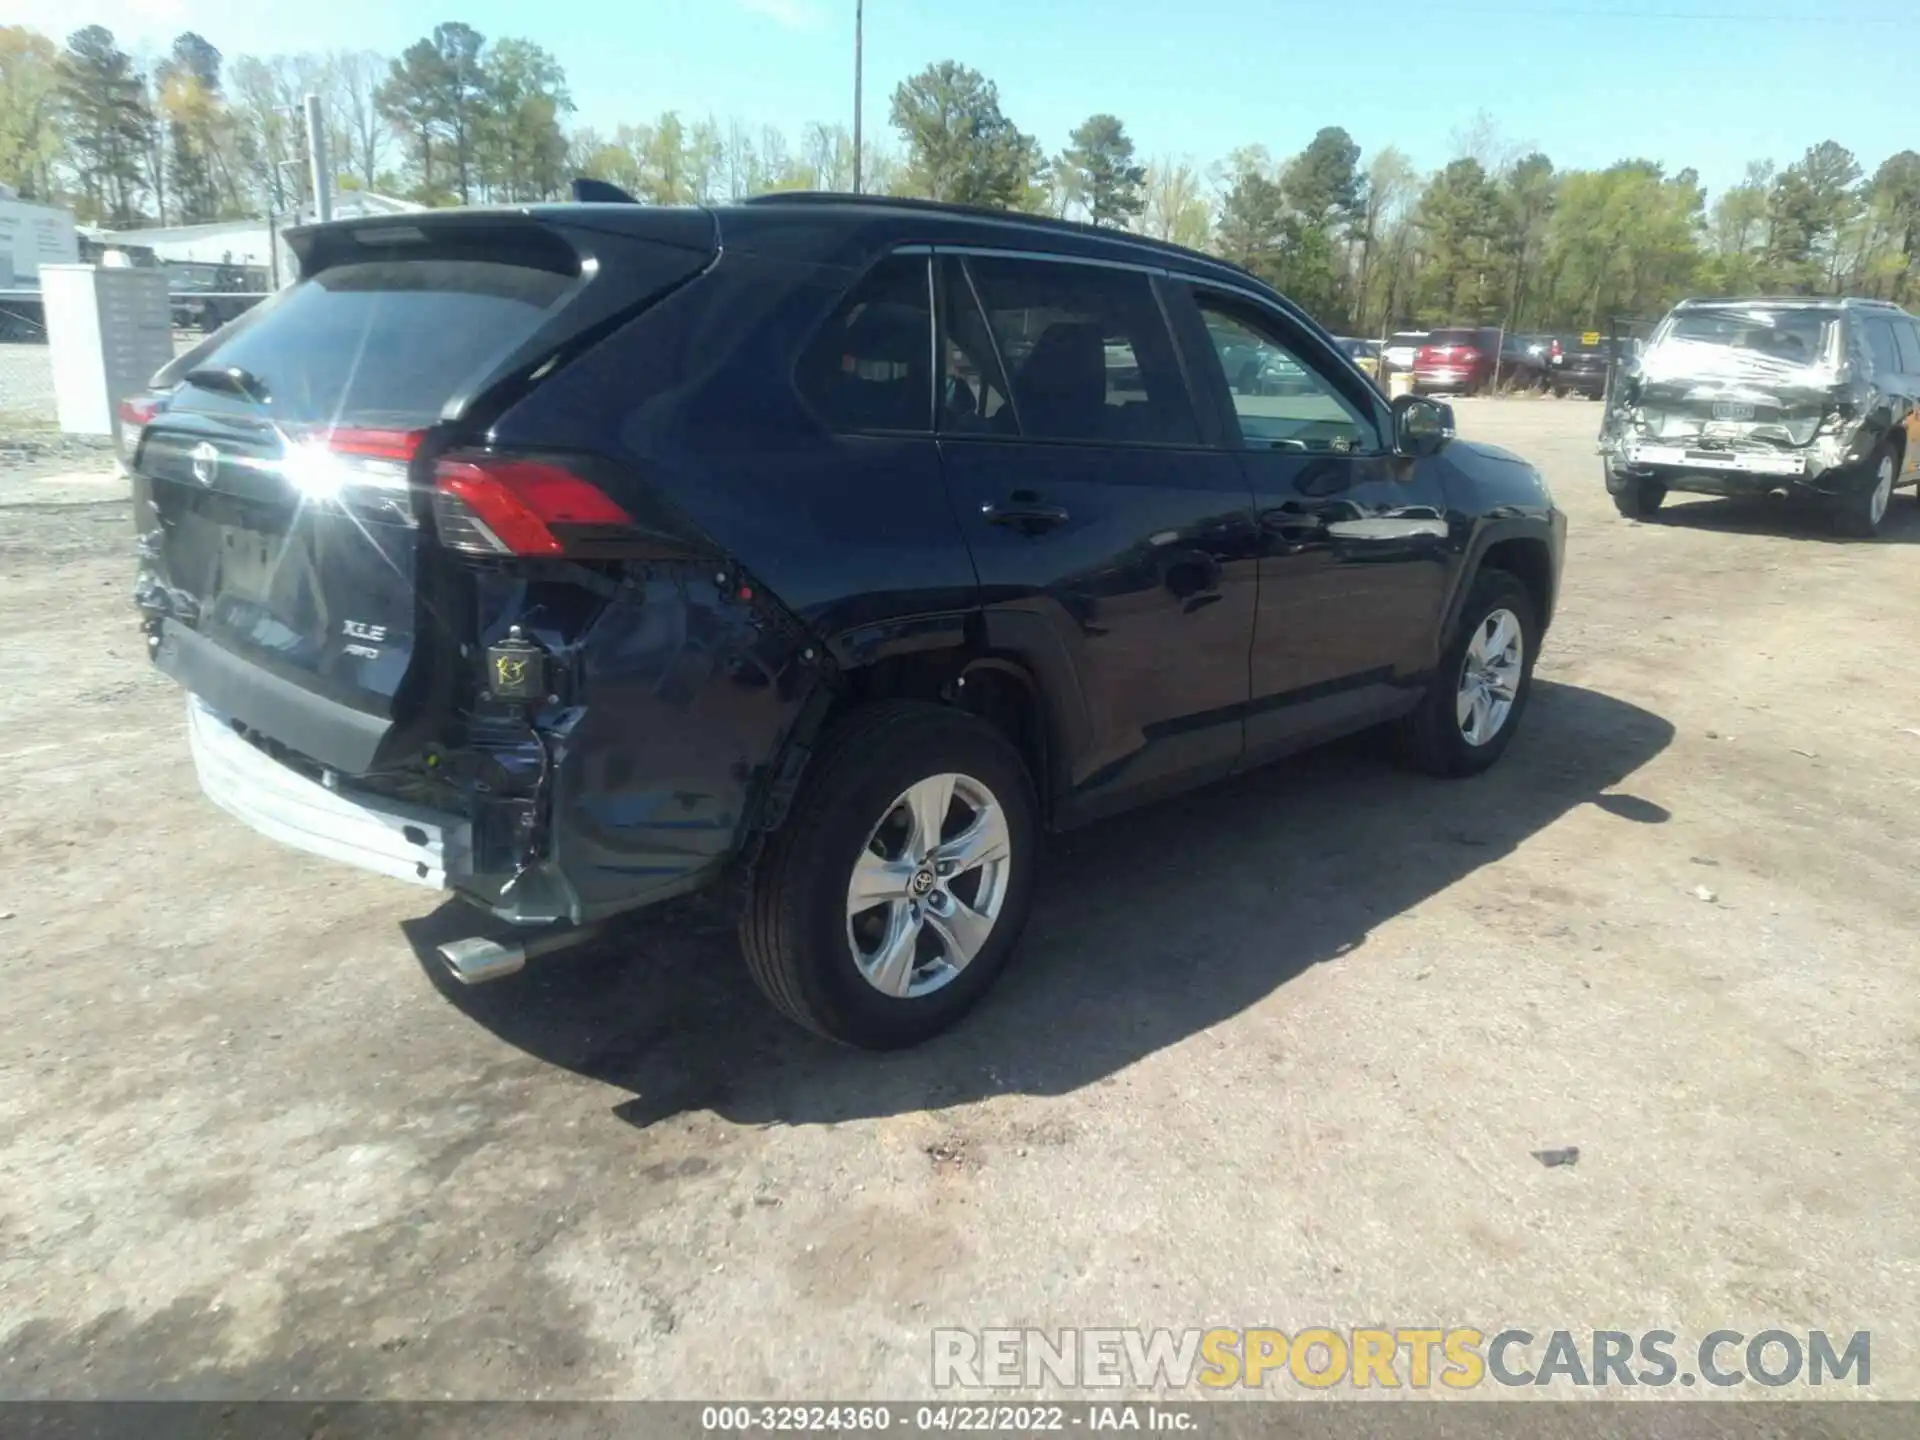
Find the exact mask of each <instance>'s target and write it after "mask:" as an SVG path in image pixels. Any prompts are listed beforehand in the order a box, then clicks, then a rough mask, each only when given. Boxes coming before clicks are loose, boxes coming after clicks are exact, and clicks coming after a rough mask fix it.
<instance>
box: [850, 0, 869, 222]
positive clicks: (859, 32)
mask: <svg viewBox="0 0 1920 1440" xmlns="http://www.w3.org/2000/svg"><path fill="white" fill-rule="evenodd" d="M866 8H867V0H853V193H854V194H856V195H858V194H859V193H860V78H861V77H860V70H861V64H862V56H861V53H860V52H861V46H862V42H863V41H864V40H865V38H866V36H865V33H864V32H865V30H866V19H867V17H866Z"/></svg>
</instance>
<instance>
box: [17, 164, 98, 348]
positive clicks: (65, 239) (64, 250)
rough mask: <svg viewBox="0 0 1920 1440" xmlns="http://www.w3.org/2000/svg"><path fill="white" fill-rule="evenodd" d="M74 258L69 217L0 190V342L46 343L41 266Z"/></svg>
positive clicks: (75, 242)
mask: <svg viewBox="0 0 1920 1440" xmlns="http://www.w3.org/2000/svg"><path fill="white" fill-rule="evenodd" d="M79 258H80V237H79V233H78V232H77V231H76V230H75V229H74V227H73V216H72V215H71V214H69V213H68V212H67V211H65V210H60V209H56V208H55V207H54V206H51V205H40V204H36V203H35V202H33V201H31V200H21V199H18V198H16V197H15V195H14V193H13V192H12V191H11V190H9V189H7V188H6V187H5V186H0V341H7V340H44V339H45V338H46V334H47V322H46V312H45V309H44V307H43V305H42V301H41V297H40V267H41V266H42V265H63V264H72V263H74V262H75V261H77V260H79Z"/></svg>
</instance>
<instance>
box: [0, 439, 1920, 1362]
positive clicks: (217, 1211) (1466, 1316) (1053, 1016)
mask: <svg viewBox="0 0 1920 1440" xmlns="http://www.w3.org/2000/svg"><path fill="white" fill-rule="evenodd" d="M1460 408H1461V419H1462V426H1463V429H1464V431H1465V432H1466V433H1467V434H1469V435H1470V436H1473V437H1475V438H1483V439H1491V440H1495V441H1498V442H1500V443H1504V444H1507V445H1510V446H1512V447H1513V448H1515V449H1518V450H1519V451H1521V452H1522V453H1524V454H1526V455H1527V456H1529V457H1530V458H1532V459H1534V460H1535V461H1536V462H1537V463H1539V464H1540V465H1541V466H1542V467H1543V468H1544V470H1545V471H1546V473H1547V474H1548V476H1549V478H1550V480H1551V481H1552V483H1553V485H1554V488H1555V490H1556V492H1557V493H1558V494H1559V496H1560V498H1561V501H1562V503H1563V504H1564V505H1565V506H1566V508H1567V509H1568V510H1569V512H1570V513H1571V516H1572V536H1571V541H1570V556H1569V561H1568V570H1567V578H1566V587H1565V593H1564V601H1563V609H1562V616H1561V618H1560V620H1559V622H1558V625H1557V627H1556V629H1555V631H1554V633H1553V634H1552V635H1551V636H1550V637H1549V641H1548V649H1547V653H1546V656H1545V659H1544V660H1543V662H1542V665H1541V668H1540V678H1539V686H1538V689H1537V691H1536V694H1535V699H1534V708H1533V709H1532V711H1531V712H1530V713H1529V714H1528V716H1527V718H1526V727H1525V730H1524V731H1523V733H1522V734H1521V735H1520V736H1519V738H1518V740H1517V742H1516V743H1515V745H1514V747H1513V749H1512V750H1511V751H1510V753H1509V755H1508V757H1507V759H1506V760H1505V761H1504V762H1503V764H1502V765H1501V766H1500V767H1499V768H1498V769H1496V770H1495V771H1494V772H1493V773H1491V774H1489V775H1487V776H1485V777H1482V778H1481V779H1478V780H1475V781H1471V782H1465V783H1455V784H1444V783H1440V782H1434V781H1427V780H1423V779H1418V778H1413V777H1410V776H1408V775H1405V774H1402V773H1400V772H1398V771H1395V770H1393V769H1391V768H1388V767H1387V766H1385V765H1383V764H1381V763H1380V762H1379V761H1378V760H1377V759H1376V758H1375V757H1374V756H1373V754H1372V753H1371V752H1370V751H1369V750H1368V748H1367V747H1365V746H1364V745H1358V744H1355V745H1347V746H1343V747H1339V748H1336V749H1335V750H1333V751H1330V752H1324V753H1321V754H1317V755H1313V756H1307V757H1302V758H1299V759H1296V760H1293V761H1291V762H1288V763H1285V764H1282V765H1280V766H1278V767H1276V768H1274V769H1272V770H1270V771H1268V772H1265V773H1262V774H1260V775H1258V776H1256V777H1254V778H1251V779H1248V780H1245V781H1241V782H1236V783H1234V784H1232V785H1227V786H1221V787H1217V788H1214V789H1211V790H1207V791H1205V792H1202V793H1199V794H1195V795H1191V796H1188V797H1186V798H1184V799H1180V800H1177V801H1174V802H1170V803H1167V804H1163V805H1160V806H1157V807H1154V808H1152V809H1150V810H1147V811H1144V812H1139V813H1136V814H1133V815H1131V816H1127V817H1124V818H1121V819H1119V820H1116V821H1113V822H1111V823H1108V824H1106V825H1103V826H1100V827H1097V828H1094V829H1091V830H1087V831H1084V832H1080V833H1077V834H1074V835H1072V836H1069V837H1066V838H1063V839H1061V840H1059V841H1058V842H1056V843H1054V844H1053V846H1052V847H1051V850H1050V852H1049V855H1048V857H1047V863H1046V875H1045V879H1044V882H1043V887H1042V892H1041V895H1040V898H1039V900H1038V903H1037V907H1036V911H1035V915H1034V919H1033V926H1032V930H1031V932H1030V935H1029V938H1028V940H1027V942H1026V944H1025V945H1024V947H1023V950H1022V953H1021V956H1020V957H1019V960H1018V963H1017V964H1016V965H1015V967H1014V968H1013V969H1012V970H1011V971H1010V973H1009V974H1008V976H1007V977H1006V980H1005V981H1004V983H1003V984H1002V985H1001V986H1000V987H999V989H998V990H997V991H996V992H995V993H994V995H993V996H992V997H990V999H989V1001H988V1002H987V1004H986V1005H985V1006H984V1008H983V1009H982V1010H981V1012H979V1013H978V1015H977V1016H976V1017H975V1018H974V1019H972V1020H971V1022H970V1023H968V1024H966V1025H965V1026H964V1027H962V1028H961V1029H960V1030H958V1031H957V1032H955V1033H953V1034H952V1035H950V1036H948V1037H945V1038H943V1039H942V1040H940V1041H938V1042H936V1043H934V1044H932V1045H929V1046H927V1047H925V1048H924V1049H922V1050H919V1051H916V1052H914V1053H911V1054H906V1055H898V1056H890V1057H884V1058H875V1057H871V1056H865V1055H858V1054H851V1053H846V1052H842V1051H839V1050H836V1049H832V1048H829V1047H827V1046H825V1045H822V1044H818V1043H815V1042H814V1041H812V1040H811V1039H809V1038H807V1037H806V1036H804V1035H802V1034H800V1033H798V1032H796V1031H794V1030H791V1029H789V1028H787V1027H786V1026H784V1025H783V1024H781V1023H780V1022H779V1021H777V1020H775V1019H773V1018H772V1017H771V1016H770V1014H769V1013H768V1012H767V1011H766V1009H765V1008H764V1007H763V1006H762V1004H761V1003H760V1001H759V1000H758V998H757V997H756V996H755V994H754V993H753V992H752V990H751V988H750V986H749V984H748V982H747V980H746V978H745V976H744V973H743V967H742V966H741V965H740V963H739V961H738V958H737V956H736V954H735V951H734V949H733V945H732V941H731V936H730V934H728V933H727V932H726V930H725V928H724V927H723V926H722V925H721V924H720V921H719V919H718V917H717V915H716V914H715V913H713V912H711V911H709V910H707V909H705V908H703V907H702V906H700V905H697V904H689V905H684V906H681V907H678V908H676V909H674V910H672V911H671V912H670V913H666V914H662V915H660V916H658V917H657V918H655V919H654V920H652V921H650V922H649V923H648V924H647V925H646V927H645V928H644V929H643V930H642V931H641V933H640V935H639V937H638V939H637V940H635V941H634V942H633V943H632V944H631V945H630V946H629V947H627V948H626V949H625V950H624V951H623V952H621V953H614V952H612V951H610V950H601V951H597V952H593V953H588V954H584V955H577V956H573V957H556V958H553V959H550V960H548V961H544V962H538V963H536V964H535V965H533V966H532V967H530V968H529V969H528V971H526V972H525V973H523V974H522V975H519V976H516V977H514V978H512V979H509V980H507V981H503V982H501V983H499V984H496V985H493V986H488V987H484V988H481V989H477V990H472V991H462V990H459V989H457V988H456V987H454V986H452V985H451V984H449V983H448V982H446V981H444V980H443V979H442V978H441V977H440V975H439V973H438V972H437V970H436V968H435V966H434V965H433V964H432V963H431V961H430V959H428V958H426V957H428V956H429V954H430V947H431V945H432V944H433V943H435V942H436V941H438V940H440V939H444V938H449V937H451V936H452V935H454V934H455V933H457V927H458V925H459V920H460V917H459V915H458V914H457V913H454V912H451V911H449V910H445V909H442V910H435V909H434V908H433V906H432V903H431V901H430V900H424V899H423V898H422V892H419V891H416V890H413V889H411V888H409V887H406V886H401V885H397V884H394V883H392V882H388V881H385V880H382V879H379V878H377V877H370V876H363V875H361V874H359V873H357V872H355V871H352V870H348V869H342V868H338V867H335V866H332V865H329V864H327V863H324V862H322V861H320V860H317V859H313V858H310V857H307V856H304V855H300V854H296V853H292V852H289V851H286V850H283V849H280V848H278V847H276V846H274V845H272V844H269V843H267V842H265V841H263V840H260V839H258V838H256V837H255V836H253V835H252V834H251V833H250V832H248V831H246V830H244V829H242V828H241V827H240V826H238V825H237V824H236V823H234V822H232V821H230V820H228V819H227V818H225V817H224V816H222V815H221V814H219V813H218V812H216V811H214V810H212V809H211V808H210V807H209V806H208V805H206V804H205V803H203V802H202V801H201V800H200V798H199V797H198V795H197V793H196V791H195V788H194V783H193V778H192V775H191V771H190V767H189V763H188V758H187V754H186V745H185V740H184V736H183V734H182V716H181V700H180V697H179V695H178V694H177V693H176V691H175V690H174V689H173V687H172V686H171V685H170V684H169V683H167V682H166V681H164V680H162V679H160V678H158V677H157V676H155V675H154V674H152V673H150V672H149V671H148V669H147V668H146V665H145V662H144V660H143V658H142V646H141V644H140V641H139V637H138V634H137V632H136V630H135V626H134V621H133V616H132V613H131V609H130V605H129V602H128V578H129V571H130V565H129V561H128V556H127V551H128V544H129V535H128V522H127V516H126V507H125V504H124V498H123V495H122V492H121V489H120V486H119V484H118V482H116V481H114V480H112V479H111V478H102V477H98V476H93V477H89V476H71V475H70V476H65V477H53V478H49V477H48V476H46V475H45V474H40V475H39V476H38V478H36V475H35V473H34V472H32V471H30V470H27V469H21V468H15V469H12V470H0V507H4V508H0V635H4V636H5V640H4V642H3V646H4V652H5V654H6V655H7V657H8V660H9V662H10V663H9V664H8V666H7V668H6V672H5V673H6V675H7V678H8V683H7V684H6V685H5V686H4V687H0V793H4V794H5V795H6V796H7V800H6V802H5V804H4V806H0V915H4V916H5V917H6V918H4V919H0V937H4V938H5V939H7V940H8V941H9V942H10V944H9V945H8V948H7V949H6V951H5V952H4V954H3V955H0V987H4V990H3V993H4V1005H5V1013H6V1015H7V1016H8V1017H9V1021H10V1023H8V1024H7V1025H6V1026H5V1027H4V1028H3V1029H0V1293H4V1296H5V1303H4V1306H0V1394H4V1395H6V1396H10V1397H25V1396H78V1395H107V1396H127V1395H136V1394H137V1395H171V1396H182V1395H195V1396H214V1397H244V1396H257V1395H265V1394H269V1393H274V1394H288V1393H297V1394H298V1395H300V1396H302V1397H310V1396H319V1395H329V1396H361V1395H378V1396H394V1397H427V1396H460V1397H478V1396H552V1397H587V1396H593V1397H606V1396H631V1397H642V1396H662V1397H665V1396H678V1397H700V1396H706V1397H712V1396H715V1395H730V1396H739V1395H753V1396H803V1397H804V1396H816V1397H817V1396H827V1395H833V1396H838V1397H843V1398H852V1397H860V1396H893V1397H904V1396H918V1395H923V1394H926V1393H928V1391H929V1385H930V1373H929V1350H930V1342H929V1332H930V1331H931V1330H932V1329H933V1328H935V1327H937V1326H945V1325H971V1326H994V1325H1037V1326H1043V1327H1050V1328H1051V1327H1062V1326H1080V1327H1086V1326H1120V1325H1170V1326H1194V1325H1209V1324H1227V1325H1272V1326H1277V1327H1279V1328H1281V1329H1283V1330H1285V1331H1287V1332H1289V1333H1293V1332H1296V1331H1297V1330H1299V1329H1301V1328H1303V1327H1306V1326H1311V1325H1320V1324H1327V1325H1334V1326H1348V1325H1366V1324H1385V1325H1416V1324H1432V1325H1473V1326H1477V1327H1480V1328H1482V1329H1485V1330H1488V1331H1492V1330H1494V1329H1497V1328H1500V1327H1502V1326H1505V1325H1509V1324H1511V1325H1520V1326H1525V1327H1527V1328H1529V1329H1533V1330H1535V1331H1539V1332H1545V1331H1549V1330H1552V1329H1555V1328H1571V1329H1582V1328H1586V1327H1604V1328H1618V1329H1627V1330H1636V1329H1646V1328H1667V1329H1671V1330H1674V1331H1677V1332H1679V1333H1680V1334H1681V1335H1682V1336H1692V1337H1698V1336H1701V1335H1704V1334H1705V1333H1706V1332H1708V1331H1711V1330H1715V1329H1720V1328H1727V1329H1737V1330H1742V1331H1746V1332H1748V1333H1753V1332H1755V1331H1758V1330H1762V1329H1766V1328H1769V1327H1771V1326H1779V1327H1782V1328H1786V1329H1789V1330H1793V1329H1799V1330H1802V1331H1804V1330H1806V1329H1809V1328H1824V1329H1827V1330H1829V1331H1837V1332H1850V1331H1852V1330H1856V1329H1867V1330H1871V1331H1872V1332H1873V1333H1874V1353H1873V1362H1874V1363H1873V1382H1874V1384H1873V1391H1874V1393H1877V1394H1880V1395H1889V1396H1901V1397H1905V1398H1920V1360H1916V1356H1915V1351H1914V1348H1913V1344H1912V1339H1913V1337H1914V1336H1915V1335H1917V1334H1920V1328H1917V1325H1916V1322H1917V1321H1920V1298H1917V1297H1920V1265H1916V1258H1917V1257H1920V1145H1916V1138H1917V1137H1920V1104H1917V1103H1916V1102H1920V1086H1917V1085H1916V1080H1915V1076H1916V1074H1917V1073H1920V998H1917V995H1916V987H1915V986H1914V983H1913V978H1912V977H1913V973H1914V964H1915V960H1916V949H1917V948H1920V947H1916V943H1915V934H1916V927H1917V924H1920V897H1917V896H1916V890H1915V887H1914V885H1913V883H1912V881H1913V855H1914V850H1915V845H1914V841H1915V833H1916V826H1915V820H1914V816H1915V801H1916V793H1915V792H1916V790H1920V692H1916V690H1915V687H1914V684H1913V680H1912V672H1911V671H1910V670H1909V669H1908V668H1907V664H1906V662H1907V660H1908V658H1909V657H1908V651H1909V650H1910V648H1911V645H1912V643H1913V639H1912V637H1913V636H1914V635H1915V634H1917V633H1920V585H1916V584H1915V579H1916V569H1915V554H1916V551H1915V545H1916V543H1917V542H1920V507H1917V506H1916V505H1915V502H1914V500H1913V497H1912V496H1911V495H1903V496H1900V497H1898V498H1897V499H1896V502H1895V503H1896V507H1897V519H1896V520H1895V521H1894V522H1893V523H1892V525H1891V527H1890V532H1889V534H1888V535H1887V536H1886V537H1885V538H1884V539H1883V540H1882V541H1880V542H1879V543H1872V544H1861V543H1842V542H1838V541H1834V540H1831V539H1829V538H1827V536H1826V534H1825V533H1824V531H1822V530H1821V529H1820V528H1819V527H1818V525H1817V523H1809V522H1806V521H1804V520H1803V519H1801V518H1800V517H1796V516H1793V515H1791V514H1788V513H1786V512H1785V511H1784V510H1783V509H1782V508H1781V507H1778V506H1773V505H1763V504H1738V503H1733V502H1722V501H1681V502H1676V503H1675V504H1674V505H1673V507H1672V510H1671V513H1670V514H1669V515H1667V516H1664V517H1663V518H1662V520H1661V521H1660V523H1654V524H1632V523H1629V522H1625V521H1622V520H1620V519H1618V518H1617V517H1615V516H1614V515H1613V513H1612V510H1611V507H1610V506H1609V505H1608V503H1607V500H1606V497H1605V495H1604V494H1603V492H1602V491H1601V488H1600V485H1599V479H1598V462H1597V460H1596V459H1595V457H1594V456H1593V454H1592V443H1591V442H1592V434H1593V430H1594V426H1595V423H1596V420H1597V415H1598V411H1597V407H1594V406H1591V405H1586V404H1582V403H1579V402H1571V401H1570V402H1527V401H1513V402H1504V401H1503V402H1485V403H1479V404H1464V405H1462V406H1461V407H1460ZM1566 1145H1577V1146H1578V1147H1579V1150H1580V1157H1579V1162H1578V1164H1577V1165H1575V1166H1571V1167H1560V1168H1552V1169H1549V1168H1546V1167H1544V1166H1543V1165H1542V1164H1541V1163H1540V1162H1539V1161H1538V1160H1536V1159H1535V1158H1534V1152H1536V1151H1539V1150H1542V1149H1545V1148H1549V1147H1556V1146H1566ZM1766 1393H1770V1394H1777V1393H1781V1392H1766Z"/></svg>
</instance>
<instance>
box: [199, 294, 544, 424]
mask: <svg viewBox="0 0 1920 1440" xmlns="http://www.w3.org/2000/svg"><path fill="white" fill-rule="evenodd" d="M576 283H578V282H577V280H576V279H575V278H574V277H572V276H567V275H559V274H555V273H553V272H552V271H548V270H536V269H531V268H529V267H526V266H523V265H508V264H502V263H500V262H498V261H492V260H444V259H422V260H374V261H367V262H363V263H359V264H351V265H339V266H335V267H334V268H332V269H329V270H323V271H321V273H320V274H318V275H316V276H314V277H313V278H312V279H310V280H305V281H302V282H301V283H300V285H299V286H297V287H296V288H295V289H294V290H292V291H290V292H289V293H288V294H287V295H285V296H284V297H282V298H281V299H280V301H279V302H278V303H277V304H275V305H274V306H273V307H272V308H271V309H269V310H264V311H262V312H260V314H259V315H258V318H257V319H255V320H254V321H253V322H252V323H251V324H248V325H245V326H244V327H243V328H242V329H240V330H239V331H238V332H237V333H236V334H235V335H234V336H233V338H232V339H230V340H228V341H226V342H225V343H223V344H221V345H219V346H217V347H216V348H215V349H214V350H213V351H212V352H211V353H210V354H208V355H206V356H205V357H203V358H202V359H201V360H200V362H199V363H200V364H203V365H220V366H229V365H234V366H238V367H240V368H241V369H242V370H245V371H247V372H249V373H250V374H251V375H253V376H254V377H255V378H256V379H258V380H259V381H260V382H261V384H262V385H263V386H264V387H265V389H266V391H267V394H268V395H269V396H270V397H271V400H272V406H273V413H274V416H275V418H276V419H279V420H284V421H289V422H297V423H316V422H330V421H334V420H338V419H342V418H346V417H352V418H353V419H355V420H360V421H365V420H367V419H370V418H376V417H377V418H379V419H380V420H382V421H385V422H388V423H405V424H410V425H426V424H431V423H432V422H433V421H434V420H436V419H437V418H438V417H439V415H440V412H441V409H442V408H443V407H444V406H445V405H446V403H447V401H448V400H449V399H451V398H453V396H454V395H455V394H457V393H459V392H460V391H461V390H462V389H463V388H464V387H465V385H466V384H467V383H468V382H470V381H475V380H478V379H479V378H481V377H482V376H483V375H484V374H485V373H486V372H487V371H488V370H490V369H492V368H493V366H495V365H497V364H498V363H499V362H500V361H501V360H502V359H504V358H505V357H506V355H507V354H508V353H509V352H510V351H512V350H513V349H514V347H516V346H517V345H519V344H521V343H522V342H523V341H525V340H526V339H527V338H528V337H529V336H531V335H532V334H533V333H534V331H536V330H537V329H539V327H540V326H541V324H542V323H543V322H544V321H545V320H546V318H547V316H548V315H549V314H550V313H551V312H552V311H553V310H554V309H555V308H556V307H557V306H558V305H559V304H560V302H561V300H562V299H563V298H564V297H565V295H566V294H567V291H568V290H569V288H571V287H572V286H573V285H575V284H576Z"/></svg>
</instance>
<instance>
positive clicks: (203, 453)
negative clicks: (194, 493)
mask: <svg viewBox="0 0 1920 1440" xmlns="http://www.w3.org/2000/svg"><path fill="white" fill-rule="evenodd" d="M191 459H192V462H193V478H194V479H196V480H198V481H199V482H200V483H201V484H202V485H211V484H213V477H214V476H215V475H218V474H219V473H220V451H219V450H218V448H216V447H215V446H214V445H212V444H210V443H209V442H207V441H205V440H202V441H201V442H200V443H199V444H198V445H196V446H194V447H193V455H192V457H191Z"/></svg>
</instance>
